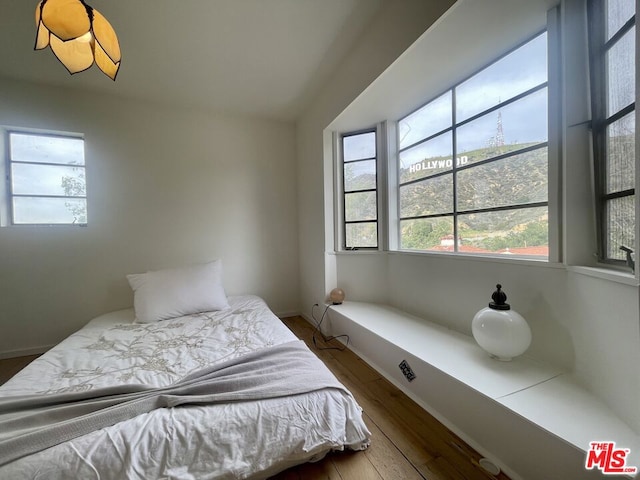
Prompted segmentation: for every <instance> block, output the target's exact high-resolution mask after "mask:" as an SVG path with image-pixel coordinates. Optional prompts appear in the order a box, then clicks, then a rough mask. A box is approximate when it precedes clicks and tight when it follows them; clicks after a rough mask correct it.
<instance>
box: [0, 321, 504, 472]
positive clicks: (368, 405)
mask: <svg viewBox="0 0 640 480" xmlns="http://www.w3.org/2000/svg"><path fill="white" fill-rule="evenodd" d="M283 321H284V323H285V324H286V325H287V326H288V327H289V328H290V329H291V330H292V331H293V332H294V333H295V334H296V335H297V336H298V337H299V338H301V339H302V340H304V341H305V342H306V343H307V345H308V346H309V348H311V349H312V350H313V351H314V352H315V353H316V354H317V355H318V357H320V358H321V359H322V360H323V361H324V363H325V364H326V365H327V367H329V369H330V370H331V371H332V372H333V373H334V374H335V375H336V377H338V379H339V380H340V381H341V382H342V383H343V384H344V385H345V386H346V387H347V388H348V389H349V390H350V391H351V392H352V393H353V395H354V397H355V398H356V400H357V401H358V403H359V404H360V406H361V407H362V408H363V410H364V420H365V423H366V424H367V426H368V428H369V430H370V431H371V433H372V440H371V446H370V447H369V448H368V449H367V450H365V451H362V452H334V453H331V454H329V455H327V456H326V457H325V458H324V459H323V460H322V461H320V462H317V463H308V464H305V465H300V466H298V467H294V468H292V469H289V470H287V471H285V472H282V473H280V474H279V475H277V476H275V477H273V479H274V480H420V479H427V480H476V479H477V480H487V479H498V480H509V479H508V477H507V476H506V475H504V474H500V475H497V476H493V475H491V474H489V473H487V472H486V471H485V470H483V469H482V468H481V467H480V466H479V465H478V459H479V458H480V456H479V455H478V453H477V452H475V451H474V450H473V449H472V448H470V447H469V446H468V445H467V444H465V443H464V442H463V441H462V440H461V439H460V438H458V437H457V436H456V435H454V434H453V433H452V432H450V431H449V430H448V429H447V428H446V427H444V426H443V425H442V424H441V423H439V422H438V421H437V420H436V419H435V418H433V417H432V416H431V415H429V414H428V413H426V412H425V411H424V410H423V409H422V408H420V407H419V406H418V405H417V404H415V403H414V402H413V401H412V400H411V399H409V398H408V397H407V396H406V395H404V394H403V393H402V392H400V391H399V390H398V389H397V388H395V387H394V386H393V385H392V384H391V383H389V382H388V381H387V380H385V379H384V378H383V377H382V376H381V375H380V374H379V373H378V372H376V371H375V370H373V369H372V368H371V367H369V366H368V365H367V364H366V363H365V362H364V361H363V360H361V359H360V358H359V357H358V356H356V355H355V354H354V353H353V352H351V351H350V350H344V351H338V350H321V349H318V348H316V347H315V346H314V345H313V342H312V334H313V327H312V326H311V325H310V324H309V323H308V322H307V321H305V320H304V319H303V318H302V317H291V318H286V319H284V320H283ZM316 337H317V338H316V339H317V340H318V342H317V344H318V346H320V347H323V346H324V347H326V346H341V344H339V343H337V342H335V343H332V344H331V345H327V344H326V343H324V342H323V341H322V338H321V336H319V335H317V336H316ZM34 358H37V355H34V356H29V357H20V358H12V359H8V360H0V384H2V383H4V382H6V381H7V380H8V379H9V378H11V377H12V376H13V375H14V374H15V373H17V372H18V371H19V370H20V369H22V368H23V367H24V366H25V365H27V364H28V363H30V362H31V361H32V360H33V359H34Z"/></svg>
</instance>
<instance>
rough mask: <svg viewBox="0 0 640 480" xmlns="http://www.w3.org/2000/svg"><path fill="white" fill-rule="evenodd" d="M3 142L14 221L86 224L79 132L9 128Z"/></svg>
mask: <svg viewBox="0 0 640 480" xmlns="http://www.w3.org/2000/svg"><path fill="white" fill-rule="evenodd" d="M7 147H8V148H7V152H8V158H7V171H8V175H7V178H8V192H9V199H10V201H9V207H10V212H11V223H12V224H14V225H86V224H87V184H86V172H85V168H86V167H85V158H84V140H83V139H82V138H80V137H76V136H69V135H52V134H41V133H30V132H14V131H9V132H7Z"/></svg>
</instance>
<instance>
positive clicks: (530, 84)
mask: <svg viewBox="0 0 640 480" xmlns="http://www.w3.org/2000/svg"><path fill="white" fill-rule="evenodd" d="M547 71H548V69H547V34H546V32H544V33H541V34H539V35H537V36H536V37H535V38H533V39H532V40H530V41H528V42H527V43H525V44H524V45H522V46H520V47H518V48H516V49H515V50H513V51H512V52H511V53H509V54H507V55H505V56H504V57H502V58H500V59H498V60H497V61H495V62H494V63H492V64H491V65H489V66H487V67H486V68H484V69H483V70H481V71H479V72H477V73H476V74H474V75H473V76H471V77H470V78H468V79H467V80H465V81H463V82H461V83H459V84H457V85H455V86H453V87H452V88H451V89H450V90H448V91H446V92H445V93H443V94H442V95H440V96H438V97H437V98H435V99H433V100H432V101H430V102H429V103H427V104H426V105H425V106H423V107H422V108H420V109H419V110H417V111H415V112H413V113H411V114H410V115H407V116H406V117H404V118H402V119H400V120H399V122H398V148H399V154H398V163H399V165H398V182H399V189H398V190H399V199H398V202H399V228H400V248H401V249H403V250H421V251H448V252H465V253H479V254H492V255H493V254H495V255H498V254H500V255H523V256H532V257H538V258H541V257H544V258H548V255H549V234H548V170H549V168H548V154H547V150H548V113H547V112H548V105H547V97H548V84H547V76H548V74H547Z"/></svg>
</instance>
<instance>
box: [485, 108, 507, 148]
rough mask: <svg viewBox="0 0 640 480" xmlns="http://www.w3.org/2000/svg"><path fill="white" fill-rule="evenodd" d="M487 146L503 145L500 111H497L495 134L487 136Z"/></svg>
mask: <svg viewBox="0 0 640 480" xmlns="http://www.w3.org/2000/svg"><path fill="white" fill-rule="evenodd" d="M487 143H488V145H489V147H502V146H504V130H503V129H502V112H501V111H498V125H497V127H496V134H495V135H494V136H493V137H489V141H488V142H487Z"/></svg>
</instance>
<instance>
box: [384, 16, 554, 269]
mask: <svg viewBox="0 0 640 480" xmlns="http://www.w3.org/2000/svg"><path fill="white" fill-rule="evenodd" d="M555 28H557V27H556V26H555V25H552V24H548V25H547V26H546V27H545V28H543V29H541V30H539V31H538V32H536V33H535V34H533V35H531V36H529V37H528V38H526V39H525V40H523V41H521V42H519V43H518V44H517V45H515V46H514V47H513V48H511V49H509V50H508V51H506V52H505V53H503V54H502V55H500V56H497V57H496V58H494V59H493V60H491V61H490V62H488V63H486V64H485V65H483V66H481V67H479V68H477V69H475V70H474V72H473V73H472V74H470V75H468V76H467V77H465V78H463V79H461V80H459V81H457V82H455V83H453V84H452V85H451V86H450V87H448V88H447V89H446V90H444V91H441V92H439V93H438V94H437V95H434V96H432V97H431V98H430V99H429V100H428V101H427V102H424V103H423V104H421V105H420V106H419V107H417V108H415V109H413V110H412V111H410V112H409V113H407V114H406V115H404V116H403V117H401V118H400V119H398V120H397V121H396V124H397V125H398V124H400V122H401V121H402V120H403V119H405V118H407V117H409V116H410V115H412V114H413V113H415V112H417V111H419V110H420V109H422V108H423V107H425V106H427V105H428V104H430V103H431V102H433V101H434V100H437V99H438V98H440V97H441V96H443V95H445V94H447V93H450V95H451V124H450V126H449V127H447V128H444V129H442V130H439V131H437V132H435V133H431V134H429V135H428V136H426V137H424V138H422V139H421V140H418V141H415V142H412V143H411V144H410V145H407V146H404V147H402V148H400V138H399V135H400V132H399V129H397V131H396V139H395V140H396V142H397V145H398V148H397V152H396V162H395V167H396V169H397V184H396V186H397V195H398V198H397V203H398V205H397V209H398V215H397V225H396V227H397V228H396V230H397V235H398V247H397V250H398V251H400V252H410V253H427V254H448V255H451V254H454V255H461V254H462V255H473V256H477V257H489V258H502V257H503V255H501V254H500V253H497V252H495V253H469V252H461V251H459V228H458V221H457V218H458V216H459V215H466V214H476V213H488V212H500V211H508V210H519V209H525V208H539V207H546V208H547V213H548V215H549V221H548V248H549V254H548V256H547V257H546V258H544V257H541V256H533V255H513V256H510V257H509V258H511V259H518V260H528V259H529V260H538V261H546V262H552V261H556V260H557V259H558V257H559V253H558V249H557V248H556V247H555V246H552V242H553V241H555V240H556V239H557V233H556V232H555V225H554V224H553V223H552V219H551V208H552V207H551V203H552V202H554V201H555V200H556V199H555V198H554V193H553V192H552V188H553V183H554V182H553V180H552V169H553V165H552V160H553V159H555V158H554V157H555V152H552V149H554V150H555V148H556V142H557V140H558V139H552V138H553V133H552V129H553V128H554V126H555V125H556V121H555V118H554V115H555V114H556V112H554V111H552V109H551V105H550V100H551V98H554V96H555V92H553V91H552V89H554V88H557V83H558V79H557V78H556V74H557V71H556V68H557V67H556V65H555V64H554V62H556V61H557V58H556V57H555V55H554V53H553V52H552V51H551V48H550V45H551V42H552V37H554V36H555V35H556V32H555ZM545 33H546V34H547V79H546V81H545V82H542V83H540V84H537V85H535V86H534V87H531V88H529V89H527V90H526V91H524V92H521V93H519V94H517V95H515V96H513V97H511V98H509V99H507V100H506V101H504V102H500V103H498V104H496V105H493V106H491V107H488V108H485V109H484V110H482V111H480V112H477V113H474V114H473V115H471V116H469V117H466V118H465V119H464V120H462V121H459V122H458V121H457V119H456V89H457V88H458V87H459V86H460V85H462V84H463V83H465V82H466V81H467V80H469V79H471V78H473V77H474V76H475V75H477V74H478V73H480V72H482V71H483V70H485V69H486V68H488V67H490V66H491V65H493V64H495V63H497V62H499V61H500V60H502V59H503V58H505V57H507V56H508V55H510V54H511V53H513V52H515V51H516V50H518V49H520V48H521V47H523V46H524V45H526V44H528V43H529V42H531V41H533V40H534V39H536V38H538V37H539V36H541V35H543V34H545ZM554 41H555V39H554ZM544 89H547V107H548V110H547V112H548V113H547V140H546V141H545V142H538V143H536V144H535V145H533V146H528V147H524V148H521V149H518V150H514V151H510V152H507V153H505V154H501V155H498V156H495V157H491V158H487V159H484V160H481V161H478V162H475V163H472V164H470V165H461V166H458V165H457V159H458V157H459V153H458V151H457V138H456V137H457V130H458V129H460V128H461V127H464V126H465V125H467V124H469V123H471V122H473V121H475V120H478V119H480V118H482V117H483V116H485V115H488V114H490V113H494V112H497V111H499V110H500V109H502V108H504V107H508V106H510V105H512V104H514V103H516V102H517V101H519V100H522V99H524V98H527V97H529V96H530V95H533V94H535V93H537V92H539V91H541V90H544ZM448 132H451V137H452V139H451V143H452V150H451V152H452V157H451V158H452V167H451V170H447V171H443V172H438V173H435V174H432V175H427V176H425V177H421V178H419V179H414V180H409V181H406V182H401V181H400V154H401V153H402V152H404V151H406V150H409V149H411V148H414V147H416V146H417V145H420V144H422V143H426V142H428V141H430V140H433V139H436V138H438V137H440V136H441V135H444V134H446V133H448ZM554 140H555V141H554ZM543 148H546V149H547V180H548V184H547V200H546V201H544V202H533V203H527V204H517V205H516V204H514V205H509V206H499V207H487V208H480V209H470V210H459V209H458V190H457V175H458V172H461V171H465V170H469V169H472V168H475V167H481V166H483V165H487V164H490V163H494V162H497V161H500V160H504V159H506V158H510V157H514V156H517V155H520V154H523V153H527V152H530V151H534V150H538V149H543ZM454 159H455V161H454ZM558 163H559V161H558ZM445 175H451V176H452V211H451V212H450V213H436V214H430V215H419V216H412V217H402V216H401V214H400V208H401V201H400V192H401V188H402V187H403V186H407V185H410V184H412V183H419V182H422V181H424V180H426V179H429V178H436V177H441V176H445ZM441 217H444V218H446V217H449V218H451V219H452V222H453V239H454V251H452V252H441V251H437V250H418V249H403V248H402V247H401V243H402V239H401V232H400V229H401V223H400V222H401V221H402V220H415V219H421V218H425V219H428V218H441Z"/></svg>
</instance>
